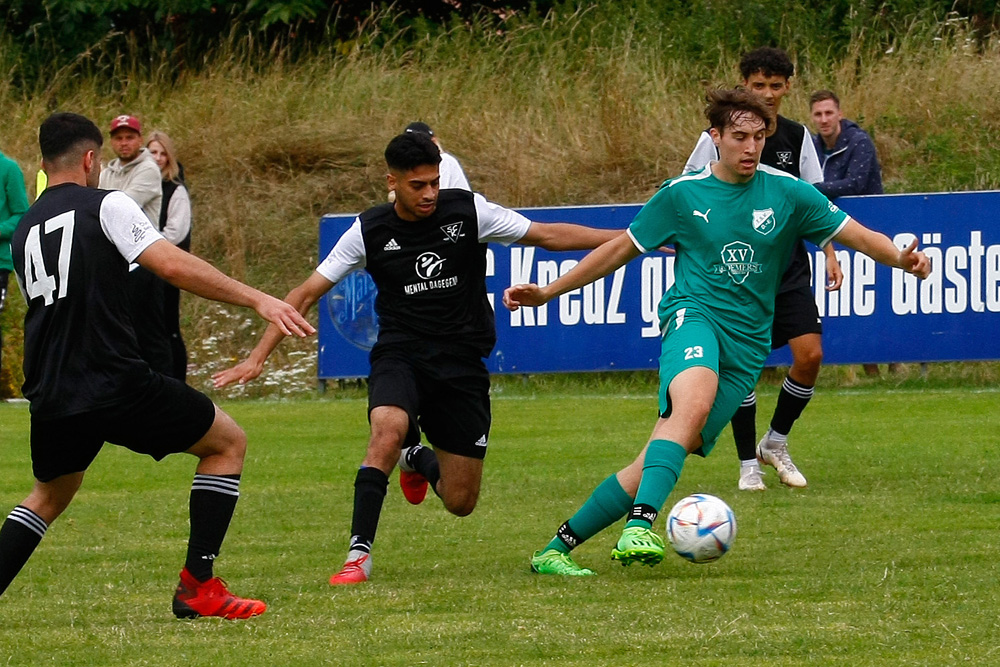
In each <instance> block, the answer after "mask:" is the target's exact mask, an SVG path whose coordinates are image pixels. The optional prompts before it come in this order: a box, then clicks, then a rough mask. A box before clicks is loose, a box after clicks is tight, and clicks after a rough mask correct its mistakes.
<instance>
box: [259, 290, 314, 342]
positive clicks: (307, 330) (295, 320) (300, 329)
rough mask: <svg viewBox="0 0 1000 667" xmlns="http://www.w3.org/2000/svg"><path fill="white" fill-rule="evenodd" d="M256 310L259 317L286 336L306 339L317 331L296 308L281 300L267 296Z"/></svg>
mask: <svg viewBox="0 0 1000 667" xmlns="http://www.w3.org/2000/svg"><path fill="white" fill-rule="evenodd" d="M255 310H256V311H257V314H258V315H260V316H261V317H263V318H264V319H265V320H267V321H268V322H270V323H272V324H274V325H275V326H276V327H278V328H279V329H281V333H283V334H285V335H286V336H291V335H295V336H298V337H299V338H305V337H306V336H310V335H312V334H314V333H316V329H314V328H313V326H312V325H311V324H309V322H308V321H306V318H304V317H302V315H301V314H300V313H299V311H298V310H296V308H295V306H291V305H289V304H287V303H285V302H284V301H282V300H281V299H275V298H274V297H273V296H267V295H266V294H265V295H264V299H263V300H261V302H260V304H258V305H257V307H256V308H255Z"/></svg>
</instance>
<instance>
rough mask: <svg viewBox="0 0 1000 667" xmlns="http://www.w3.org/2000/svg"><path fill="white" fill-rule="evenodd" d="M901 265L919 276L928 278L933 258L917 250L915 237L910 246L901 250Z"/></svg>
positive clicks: (905, 269) (908, 271)
mask: <svg viewBox="0 0 1000 667" xmlns="http://www.w3.org/2000/svg"><path fill="white" fill-rule="evenodd" d="M899 266H900V267H901V268H902V269H903V270H904V271H906V272H907V273H912V274H913V275H915V276H916V277H917V278H926V277H927V276H929V275H931V260H930V259H928V258H927V255H925V254H924V253H922V252H920V251H919V250H917V240H916V239H913V243H911V244H910V245H909V247H907V248H904V249H903V250H901V251H900V253H899Z"/></svg>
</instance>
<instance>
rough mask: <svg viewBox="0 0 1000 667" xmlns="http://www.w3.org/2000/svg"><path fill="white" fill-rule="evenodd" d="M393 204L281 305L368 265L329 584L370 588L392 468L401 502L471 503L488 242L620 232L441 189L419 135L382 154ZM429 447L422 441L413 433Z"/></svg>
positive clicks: (487, 318) (308, 303)
mask: <svg viewBox="0 0 1000 667" xmlns="http://www.w3.org/2000/svg"><path fill="white" fill-rule="evenodd" d="M385 160H386V163H387V165H388V167H389V173H388V176H387V183H388V186H389V189H390V190H393V191H395V193H396V197H395V201H394V202H393V203H388V204H382V205H381V206H376V207H375V208H372V209H369V210H367V211H365V212H364V213H362V214H361V215H359V216H358V218H357V220H355V221H354V224H353V225H352V226H351V227H350V229H348V231H347V232H345V233H344V235H343V236H342V237H341V238H340V240H339V241H338V242H337V244H336V245H335V246H334V248H333V250H331V251H330V254H329V255H328V256H327V257H326V259H324V260H323V262H322V263H321V264H320V265H319V267H318V268H317V269H316V271H315V273H313V274H312V275H311V276H310V277H309V278H308V279H307V280H306V281H305V282H304V283H302V284H301V285H300V286H298V287H296V288H295V289H293V290H292V291H291V292H290V293H289V294H288V296H287V297H285V300H286V301H288V302H289V303H290V304H292V305H294V306H295V307H296V308H298V309H299V311H300V312H301V313H303V314H304V313H306V312H307V311H308V310H309V308H310V307H312V305H313V304H314V303H316V301H317V300H319V298H320V297H321V296H322V295H323V294H325V293H326V292H327V291H328V290H329V289H330V288H331V287H333V286H334V284H335V283H337V282H338V281H340V280H341V279H343V278H344V277H345V276H346V275H347V274H349V273H350V272H352V271H355V270H359V269H365V270H367V271H368V273H369V274H370V275H371V277H372V279H373V280H374V282H375V285H376V287H377V288H378V296H377V297H376V301H375V311H376V313H377V314H378V320H379V334H378V339H377V341H376V343H375V346H374V347H373V348H372V351H371V356H370V361H371V374H370V376H369V378H368V417H369V421H370V422H371V437H370V439H369V441H368V450H367V453H366V454H365V458H364V460H363V461H362V463H361V469H360V470H359V471H358V473H357V477H356V479H355V482H354V489H355V492H354V515H353V519H352V523H351V533H352V537H351V544H350V548H349V553H348V556H347V561H346V562H345V564H344V566H343V569H341V570H340V571H339V572H337V573H336V574H334V575H333V576H332V577H331V578H330V583H331V584H334V585H336V584H355V583H360V582H363V581H367V579H368V577H369V576H370V574H371V568H372V561H371V547H372V542H374V540H375V531H376V528H377V527H378V520H379V514H380V513H381V510H382V501H383V499H384V498H385V495H386V489H387V487H388V481H389V474H390V473H392V471H393V469H394V468H395V467H396V465H397V463H398V465H399V467H400V477H399V480H400V485H401V486H402V487H403V493H404V495H405V496H406V499H407V500H408V501H409V502H411V503H414V504H417V503H420V502H421V501H423V499H424V496H425V494H426V493H427V488H428V485H429V486H430V488H432V489H433V490H434V492H435V493H437V495H438V496H439V497H440V498H441V500H442V502H443V503H444V506H445V508H447V510H448V511H449V512H451V513H453V514H455V515H458V516H465V515H467V514H469V513H471V512H472V510H473V509H474V508H475V506H476V501H477V500H478V498H479V487H480V482H481V480H482V472H483V458H484V457H485V456H486V447H487V443H488V439H489V429H490V400H489V388H490V380H489V373H488V372H487V370H486V365H485V364H484V363H483V358H484V357H486V356H488V355H489V354H490V351H491V350H492V349H493V345H494V343H495V342H496V330H495V326H494V319H493V309H492V307H491V306H490V303H489V301H488V299H487V295H486V244H487V242H489V241H495V242H498V243H503V244H505V245H508V244H510V243H514V242H517V243H522V244H526V245H536V246H541V247H543V248H546V249H548V250H584V249H589V248H594V247H597V246H598V245H600V244H601V243H603V242H604V241H606V240H609V239H611V238H614V237H615V236H617V235H618V234H620V233H621V232H620V231H614V230H600V229H591V228H589V227H583V226H580V225H573V224H568V223H549V224H543V223H538V222H532V221H531V220H528V219H527V218H525V217H524V216H522V215H521V214H519V213H516V212H515V211H511V210H509V209H506V208H503V207H501V206H498V205H496V204H493V203H490V202H488V201H486V199H484V198H483V197H482V195H478V194H473V193H472V192H469V191H467V190H460V189H450V190H440V189H439V181H440V174H439V168H438V165H439V164H440V162H441V153H440V151H439V150H438V147H437V146H435V145H434V142H433V141H431V138H430V137H429V136H427V135H425V134H422V133H418V132H409V133H404V134H401V135H399V136H397V137H395V138H394V139H393V140H392V141H391V142H390V143H389V145H388V147H387V148H386V150H385ZM282 338H283V334H282V332H281V331H280V330H279V329H278V328H277V327H268V329H267V331H266V332H265V334H264V337H263V338H262V339H261V341H260V343H258V345H257V347H256V348H254V350H253V352H251V353H250V356H249V357H248V358H247V360H246V361H244V362H243V363H241V364H239V365H237V366H235V367H233V368H231V369H229V370H227V371H223V372H221V373H218V374H216V376H215V381H216V386H220V387H221V386H225V385H227V384H229V383H231V382H235V381H239V382H247V381H249V380H252V379H253V378H255V377H257V376H258V375H260V372H261V369H262V368H263V365H264V361H265V360H266V359H267V357H268V355H269V354H270V353H271V351H272V350H274V348H275V346H277V344H278V343H279V342H280V341H281V340H282ZM421 431H423V433H424V434H425V435H426V436H427V440H428V442H429V443H430V444H431V445H432V446H433V449H431V448H429V447H424V446H422V445H421V444H420V432H421Z"/></svg>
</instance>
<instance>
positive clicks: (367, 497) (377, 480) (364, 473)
mask: <svg viewBox="0 0 1000 667" xmlns="http://www.w3.org/2000/svg"><path fill="white" fill-rule="evenodd" d="M388 489H389V477H388V476H387V475H386V474H385V473H384V472H382V471H381V470H379V469H378V468H365V467H362V468H361V469H360V470H358V475H357V477H355V478H354V516H353V517H352V519H351V549H352V550H355V549H356V550H358V551H364V552H368V553H370V552H371V550H372V543H373V542H375V531H376V530H378V518H379V515H380V514H382V501H383V500H385V493H386V491H387V490H388Z"/></svg>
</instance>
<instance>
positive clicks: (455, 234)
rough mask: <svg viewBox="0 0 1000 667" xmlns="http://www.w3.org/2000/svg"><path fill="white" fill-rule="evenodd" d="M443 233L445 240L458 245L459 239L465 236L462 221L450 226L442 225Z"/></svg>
mask: <svg viewBox="0 0 1000 667" xmlns="http://www.w3.org/2000/svg"><path fill="white" fill-rule="evenodd" d="M441 231H442V232H444V240H445V241H451V242H452V243H458V239H460V238H462V237H463V236H465V234H463V233H462V221H461V220H459V221H458V222H453V223H451V224H450V225H442V226H441Z"/></svg>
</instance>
